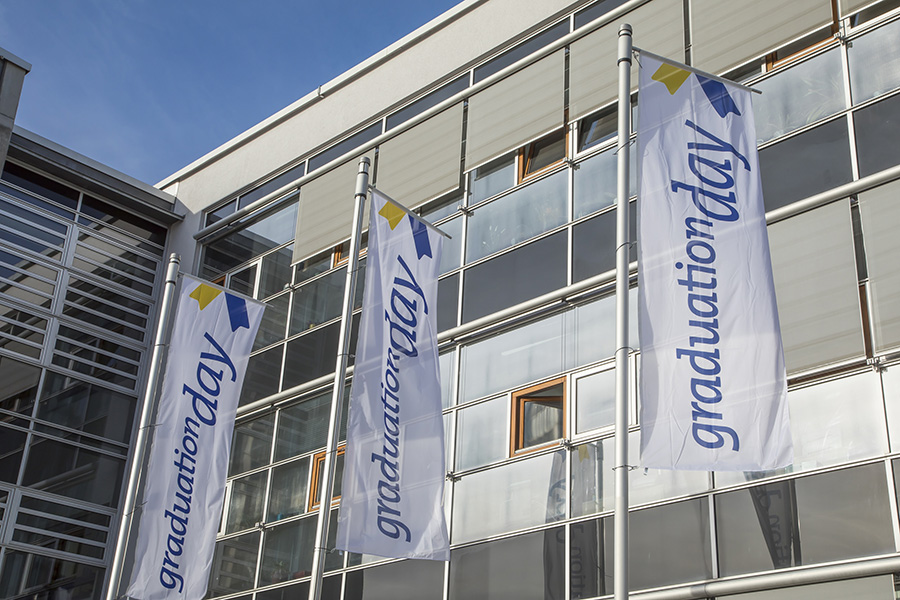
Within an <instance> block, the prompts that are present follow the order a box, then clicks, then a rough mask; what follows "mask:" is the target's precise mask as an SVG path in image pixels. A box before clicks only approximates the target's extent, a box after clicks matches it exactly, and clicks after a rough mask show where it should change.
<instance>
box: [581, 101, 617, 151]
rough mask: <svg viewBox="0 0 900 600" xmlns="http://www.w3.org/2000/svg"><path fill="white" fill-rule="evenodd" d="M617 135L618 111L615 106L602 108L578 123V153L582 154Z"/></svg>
mask: <svg viewBox="0 0 900 600" xmlns="http://www.w3.org/2000/svg"><path fill="white" fill-rule="evenodd" d="M618 133H619V111H618V108H617V105H613V106H610V107H608V108H604V109H603V110H601V111H600V112H598V113H595V114H593V115H591V116H589V117H585V118H584V119H582V120H581V121H580V122H579V123H578V151H579V152H584V151H585V150H587V149H588V148H593V147H594V146H597V145H599V144H602V143H603V142H607V141H609V140H611V139H613V138H614V137H616V135H617V134H618Z"/></svg>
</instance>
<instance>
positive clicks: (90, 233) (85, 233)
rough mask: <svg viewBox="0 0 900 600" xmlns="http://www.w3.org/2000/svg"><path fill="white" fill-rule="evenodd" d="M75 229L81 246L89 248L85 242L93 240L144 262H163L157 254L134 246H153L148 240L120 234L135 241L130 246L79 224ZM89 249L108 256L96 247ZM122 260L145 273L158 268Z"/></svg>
mask: <svg viewBox="0 0 900 600" xmlns="http://www.w3.org/2000/svg"><path fill="white" fill-rule="evenodd" d="M104 226H107V225H106V224H104ZM76 229H78V236H79V237H78V241H79V242H80V243H82V244H85V245H86V246H91V244H90V243H89V242H86V240H88V239H90V238H94V239H97V240H98V241H99V242H100V243H103V244H106V245H109V246H113V247H115V248H118V249H120V250H122V251H124V252H128V253H129V254H134V255H135V256H137V257H138V258H143V259H145V260H148V261H151V262H153V263H156V264H157V265H159V264H163V263H164V262H165V261H163V260H162V256H160V255H158V254H153V253H152V252H149V251H147V250H144V249H142V248H138V247H137V245H136V244H139V243H142V242H149V243H150V244H153V242H150V241H149V240H145V239H143V238H139V237H136V236H133V235H131V234H129V233H126V232H122V233H123V234H125V235H126V236H127V237H128V238H131V239H133V240H134V241H135V245H131V244H128V243H127V242H124V241H122V240H119V239H116V238H115V237H113V236H111V235H107V234H104V233H103V232H102V231H95V230H93V229H90V228H88V227H86V226H85V225H81V224H80V223H79V224H78V226H77V227H76ZM153 245H154V246H156V244H153ZM91 247H93V248H94V249H95V250H97V251H99V252H102V253H103V254H108V252H107V251H106V250H102V249H100V248H97V247H96V246H91ZM160 251H162V248H160ZM123 260H127V261H128V262H132V263H134V264H135V266H138V267H140V268H142V269H146V270H147V271H150V270H153V271H155V270H156V269H157V268H158V267H153V269H151V268H150V267H145V266H144V265H141V264H138V263H136V262H134V261H133V260H131V259H127V258H126V259H123Z"/></svg>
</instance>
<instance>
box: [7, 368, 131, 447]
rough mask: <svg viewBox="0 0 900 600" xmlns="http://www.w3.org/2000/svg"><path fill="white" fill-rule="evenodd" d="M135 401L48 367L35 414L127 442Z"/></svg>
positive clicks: (41, 417) (129, 437)
mask: <svg viewBox="0 0 900 600" xmlns="http://www.w3.org/2000/svg"><path fill="white" fill-rule="evenodd" d="M0 365H2V363H0ZM136 403H137V399H136V398H134V397H132V396H127V395H125V394H121V393H119V392H114V391H112V390H108V389H106V388H104V387H101V386H99V385H96V384H93V383H86V382H84V381H79V380H77V379H74V378H72V377H69V376H66V375H60V374H59V373H54V372H52V371H48V372H47V375H46V377H45V379H44V389H43V390H42V391H41V400H40V402H39V403H38V412H37V418H39V419H42V420H44V421H50V422H51V423H56V424H57V425H62V426H64V427H70V428H72V429H78V430H81V431H84V432H86V433H92V434H94V435H99V436H102V437H105V438H107V439H111V440H114V441H117V442H122V443H127V442H128V441H129V440H130V439H131V428H132V421H133V418H134V409H135V405H136Z"/></svg>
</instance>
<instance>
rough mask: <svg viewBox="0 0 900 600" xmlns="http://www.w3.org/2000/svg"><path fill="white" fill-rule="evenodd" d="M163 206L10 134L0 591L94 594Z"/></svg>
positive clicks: (157, 198) (135, 385)
mask: <svg viewBox="0 0 900 600" xmlns="http://www.w3.org/2000/svg"><path fill="white" fill-rule="evenodd" d="M173 207H174V198H172V197H170V196H168V195H167V194H164V193H162V192H159V191H158V190H154V189H153V188H151V187H150V186H147V185H146V184H141V183H139V182H136V181H134V180H132V179H130V178H128V177H127V176H125V175H122V174H118V173H116V172H115V171H112V170H111V169H108V168H106V167H102V166H101V165H98V164H97V163H94V162H93V161H90V160H89V159H87V158H85V157H80V156H79V155H77V154H75V153H74V152H71V151H68V150H66V149H64V148H61V147H60V146H58V145H56V144H53V143H51V142H48V141H47V140H43V139H42V138H40V137H39V136H35V135H33V134H30V133H29V132H26V131H24V130H21V129H16V130H14V133H13V135H12V141H11V145H10V148H9V156H8V158H7V160H6V162H5V165H4V166H3V171H2V178H0V597H3V598H99V597H100V595H101V593H102V590H103V587H104V581H105V579H106V577H107V568H108V566H109V564H110V562H111V560H112V554H113V550H114V548H115V543H116V531H117V527H118V523H119V518H120V513H119V509H120V507H121V504H122V501H123V497H124V493H123V487H124V481H123V479H124V477H125V472H126V469H125V467H126V462H127V459H128V457H129V451H130V443H131V441H132V439H133V437H134V435H135V425H136V420H135V415H136V412H137V409H138V407H139V405H140V403H139V397H140V394H141V393H142V391H143V389H144V385H145V379H146V363H147V359H148V358H149V353H148V352H147V350H148V349H149V347H150V346H151V345H152V335H153V332H154V325H155V321H156V317H157V314H156V313H157V298H158V291H159V289H160V288H161V287H162V286H161V280H162V278H163V276H164V271H165V266H164V263H165V261H164V257H165V248H166V238H167V233H168V225H169V224H171V223H172V222H173V221H175V220H176V216H175V214H174V213H173V212H172V209H173Z"/></svg>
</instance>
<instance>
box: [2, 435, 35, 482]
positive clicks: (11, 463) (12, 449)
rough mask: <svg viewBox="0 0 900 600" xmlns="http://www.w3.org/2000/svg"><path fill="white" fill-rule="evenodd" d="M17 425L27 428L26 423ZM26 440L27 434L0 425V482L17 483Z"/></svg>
mask: <svg viewBox="0 0 900 600" xmlns="http://www.w3.org/2000/svg"><path fill="white" fill-rule="evenodd" d="M19 424H21V425H26V426H27V422H26V421H22V422H20V423H19ZM27 439H28V433H27V432H25V431H22V430H19V429H13V428H11V427H5V426H3V425H0V481H5V482H7V483H16V482H17V481H18V479H19V468H20V467H21V466H22V455H23V454H24V452H25V441H26V440H27Z"/></svg>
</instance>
